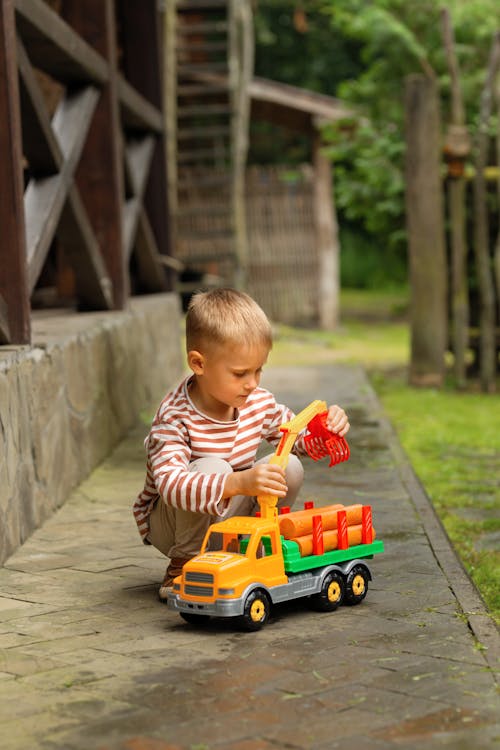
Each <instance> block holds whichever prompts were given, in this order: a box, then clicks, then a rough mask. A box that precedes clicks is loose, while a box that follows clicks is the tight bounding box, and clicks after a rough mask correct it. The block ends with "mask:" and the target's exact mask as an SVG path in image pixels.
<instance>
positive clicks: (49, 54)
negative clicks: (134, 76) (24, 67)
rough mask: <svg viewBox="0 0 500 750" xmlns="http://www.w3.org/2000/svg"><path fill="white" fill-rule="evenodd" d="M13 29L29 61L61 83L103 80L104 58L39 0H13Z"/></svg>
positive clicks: (104, 79) (102, 82) (105, 80)
mask: <svg viewBox="0 0 500 750" xmlns="http://www.w3.org/2000/svg"><path fill="white" fill-rule="evenodd" d="M15 7H16V16H17V19H16V20H17V30H18V33H19V34H20V36H21V38H22V40H23V42H24V45H25V47H26V49H28V50H29V55H30V59H31V61H32V63H33V64H34V65H35V66H36V67H37V68H40V69H41V70H44V71H45V72H46V73H49V74H50V75H51V76H53V77H54V78H55V79H56V80H58V81H62V82H64V83H75V82H85V83H88V81H89V79H90V80H91V81H93V82H94V83H99V84H104V83H106V82H107V80H108V68H107V65H106V61H105V60H104V59H103V57H102V56H101V55H99V54H98V53H97V52H96V51H95V50H94V49H92V47H91V46H90V44H87V43H86V42H85V41H84V40H83V39H82V38H81V37H80V36H79V35H78V34H77V33H75V31H74V30H73V29H72V28H71V27H70V26H68V24H67V23H65V22H64V20H63V19H62V18H61V17H60V16H58V15H57V14H56V13H54V11H53V10H51V8H50V7H49V6H48V5H47V3H45V2H43V0H15Z"/></svg>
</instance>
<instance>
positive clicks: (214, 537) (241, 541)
mask: <svg viewBox="0 0 500 750" xmlns="http://www.w3.org/2000/svg"><path fill="white" fill-rule="evenodd" d="M251 537H252V535H251V534H223V533H221V532H220V531H211V532H210V534H209V536H208V539H207V544H206V547H205V549H204V552H231V553H233V554H236V555H247V550H248V545H249V542H250V539H251ZM273 553H274V550H273V545H272V542H271V539H270V537H269V536H262V537H260V538H259V541H258V544H257V547H256V557H267V556H268V555H272V554H273Z"/></svg>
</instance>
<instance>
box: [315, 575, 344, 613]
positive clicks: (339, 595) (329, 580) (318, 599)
mask: <svg viewBox="0 0 500 750" xmlns="http://www.w3.org/2000/svg"><path fill="white" fill-rule="evenodd" d="M344 594H345V581H344V578H343V576H342V574H341V573H337V571H335V570H334V571H332V572H331V573H328V574H327V575H326V576H325V580H324V581H323V585H322V587H321V591H320V592H319V594H314V596H312V597H311V602H312V605H313V607H314V609H316V610H318V611H319V612H333V611H334V610H336V609H337V607H338V606H340V604H342V601H343V599H344Z"/></svg>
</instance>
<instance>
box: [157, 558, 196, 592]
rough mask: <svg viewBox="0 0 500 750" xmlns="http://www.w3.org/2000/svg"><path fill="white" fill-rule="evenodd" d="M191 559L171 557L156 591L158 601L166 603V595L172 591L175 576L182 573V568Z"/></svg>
mask: <svg viewBox="0 0 500 750" xmlns="http://www.w3.org/2000/svg"><path fill="white" fill-rule="evenodd" d="M190 559H191V558H190V557H173V558H172V559H171V560H170V564H169V566H168V568H167V569H166V571H165V577H164V579H163V582H162V584H161V586H160V588H159V589H158V596H159V598H160V601H162V602H166V601H167V599H168V594H169V592H170V591H172V587H173V585H174V578H177V576H180V574H181V573H182V568H183V565H184V564H185V563H187V562H188V561H189V560H190Z"/></svg>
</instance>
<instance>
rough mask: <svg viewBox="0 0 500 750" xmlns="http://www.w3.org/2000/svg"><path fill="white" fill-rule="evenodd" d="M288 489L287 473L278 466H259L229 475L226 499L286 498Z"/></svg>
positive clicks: (225, 491)
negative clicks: (264, 496)
mask: <svg viewBox="0 0 500 750" xmlns="http://www.w3.org/2000/svg"><path fill="white" fill-rule="evenodd" d="M287 492H288V487H287V485H286V481H285V471H284V469H282V467H281V466H276V464H257V466H253V467H252V468H251V469H244V470H243V471H235V472H233V473H232V474H228V476H227V479H226V484H225V486H224V497H234V496H235V495H249V496H251V497H252V496H254V495H256V496H258V495H274V496H276V497H285V496H286V493H287Z"/></svg>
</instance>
